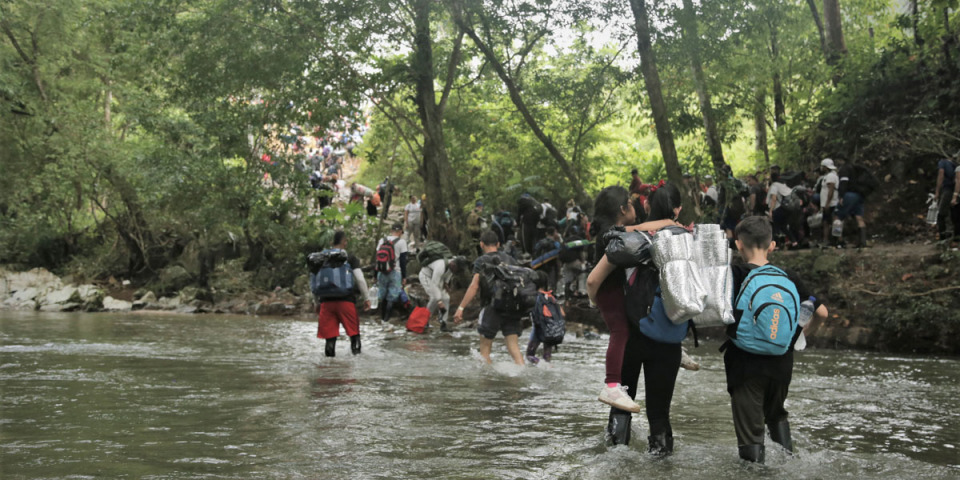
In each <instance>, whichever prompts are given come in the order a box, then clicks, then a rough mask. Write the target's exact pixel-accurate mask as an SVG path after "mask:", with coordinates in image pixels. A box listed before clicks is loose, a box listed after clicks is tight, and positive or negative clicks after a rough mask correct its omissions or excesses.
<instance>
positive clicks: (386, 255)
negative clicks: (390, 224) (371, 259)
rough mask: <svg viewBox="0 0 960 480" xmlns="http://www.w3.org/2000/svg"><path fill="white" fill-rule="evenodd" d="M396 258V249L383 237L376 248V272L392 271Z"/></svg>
mask: <svg viewBox="0 0 960 480" xmlns="http://www.w3.org/2000/svg"><path fill="white" fill-rule="evenodd" d="M396 260H397V251H396V250H394V248H393V242H391V241H390V240H388V239H386V238H384V239H383V242H382V243H381V244H380V246H379V247H378V248H377V272H379V273H390V272H392V271H393V266H394V263H396Z"/></svg>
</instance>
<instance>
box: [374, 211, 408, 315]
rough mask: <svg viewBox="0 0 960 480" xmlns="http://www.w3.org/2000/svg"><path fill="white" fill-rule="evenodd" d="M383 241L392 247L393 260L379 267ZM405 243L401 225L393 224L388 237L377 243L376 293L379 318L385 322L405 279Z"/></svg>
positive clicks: (406, 251) (398, 296)
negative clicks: (377, 294) (377, 295)
mask: <svg viewBox="0 0 960 480" xmlns="http://www.w3.org/2000/svg"><path fill="white" fill-rule="evenodd" d="M384 240H386V241H388V242H390V244H391V245H392V247H393V253H394V259H393V261H392V262H388V264H387V265H384V266H381V265H380V264H381V263H383V262H381V258H380V256H381V255H380V254H381V250H382V249H381V248H380V247H381V246H383V243H384ZM407 253H408V249H407V242H406V240H404V239H403V225H401V224H399V223H395V224H394V225H393V229H392V231H391V232H390V235H387V237H386V238H385V239H380V241H379V242H377V291H378V293H379V301H380V303H379V307H380V308H381V309H382V310H380V318H381V319H382V320H383V321H384V322H386V321H388V320H390V312H391V311H392V310H393V306H394V304H395V303H396V302H397V300H398V299H399V298H400V291H401V290H402V289H403V279H405V278H406V277H407Z"/></svg>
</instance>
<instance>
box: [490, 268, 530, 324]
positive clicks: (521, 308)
mask: <svg viewBox="0 0 960 480" xmlns="http://www.w3.org/2000/svg"><path fill="white" fill-rule="evenodd" d="M535 277H536V272H534V271H533V270H531V269H529V268H525V267H519V266H515V265H506V264H503V263H501V264H498V265H493V264H487V265H485V266H484V267H483V271H482V275H481V276H480V280H481V282H482V285H481V286H482V287H483V290H484V291H485V292H488V294H489V296H488V297H487V298H489V299H490V305H491V306H492V307H493V308H494V310H497V311H498V312H504V313H517V314H521V315H525V314H527V313H528V312H530V310H531V309H532V308H533V305H534V303H535V302H536V299H537V287H536V285H535V284H534V282H533V279H534V278H535Z"/></svg>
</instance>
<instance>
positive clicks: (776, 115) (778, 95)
mask: <svg viewBox="0 0 960 480" xmlns="http://www.w3.org/2000/svg"><path fill="white" fill-rule="evenodd" d="M770 56H771V57H772V59H773V68H774V74H773V124H774V126H776V128H777V129H779V128H780V127H782V126H784V125H786V123H787V108H786V106H785V105H784V100H783V80H782V79H781V77H780V43H779V41H778V39H777V26H776V24H774V23H773V22H771V23H770Z"/></svg>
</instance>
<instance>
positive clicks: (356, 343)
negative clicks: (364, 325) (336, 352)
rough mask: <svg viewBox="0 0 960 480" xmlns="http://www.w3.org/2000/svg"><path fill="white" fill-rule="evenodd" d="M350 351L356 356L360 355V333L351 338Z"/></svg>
mask: <svg viewBox="0 0 960 480" xmlns="http://www.w3.org/2000/svg"><path fill="white" fill-rule="evenodd" d="M350 351H351V352H353V354H354V355H357V354H359V353H360V334H359V333H358V334H356V335H353V336H351V337H350Z"/></svg>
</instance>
